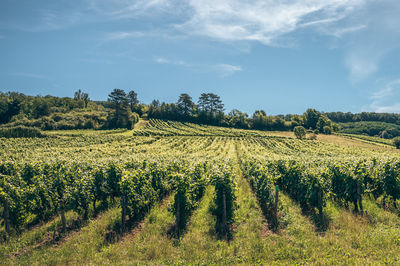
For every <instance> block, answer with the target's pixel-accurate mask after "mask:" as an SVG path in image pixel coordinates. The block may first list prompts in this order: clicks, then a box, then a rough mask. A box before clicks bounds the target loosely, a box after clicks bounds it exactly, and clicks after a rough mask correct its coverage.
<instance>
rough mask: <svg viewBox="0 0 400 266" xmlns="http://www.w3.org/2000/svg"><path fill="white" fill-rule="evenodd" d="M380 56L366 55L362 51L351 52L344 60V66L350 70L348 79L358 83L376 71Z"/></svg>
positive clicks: (366, 53) (365, 52)
mask: <svg viewBox="0 0 400 266" xmlns="http://www.w3.org/2000/svg"><path fill="white" fill-rule="evenodd" d="M380 58H381V55H380V54H374V53H372V54H368V52H367V51H365V50H364V49H360V50H358V51H355V50H351V51H350V52H349V54H348V55H347V58H346V62H345V63H346V66H347V68H348V69H349V70H350V79H351V81H352V82H353V83H355V82H358V81H360V80H362V79H364V78H366V77H368V76H369V75H371V74H373V73H375V72H376V71H377V70H378V63H379V60H380Z"/></svg>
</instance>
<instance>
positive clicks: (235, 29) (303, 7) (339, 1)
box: [177, 0, 365, 45]
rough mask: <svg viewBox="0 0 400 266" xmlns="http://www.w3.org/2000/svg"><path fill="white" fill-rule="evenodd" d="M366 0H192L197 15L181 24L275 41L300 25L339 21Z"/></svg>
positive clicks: (234, 37)
mask: <svg viewBox="0 0 400 266" xmlns="http://www.w3.org/2000/svg"><path fill="white" fill-rule="evenodd" d="M364 2H365V1H363V0H332V1H325V0H309V1H300V0H293V1H287V0H286V1H277V0H269V1H265V0H250V1H239V0H219V1H216V0H190V1H189V3H190V6H191V8H192V10H193V16H192V17H191V18H190V19H189V20H188V21H187V22H185V23H184V24H182V25H177V27H178V28H180V29H181V30H184V31H186V32H188V33H190V34H196V35H203V36H207V37H212V38H215V39H219V40H228V41H243V40H245V41H246V40H247V41H248V40H250V41H259V42H261V43H264V44H267V45H271V44H274V41H275V40H276V39H277V38H278V37H280V36H282V35H285V34H287V33H290V32H293V31H295V30H297V29H298V28H304V27H307V26H312V25H315V24H321V23H332V22H336V21H338V20H340V19H342V18H344V17H346V16H347V15H348V14H350V13H351V12H352V11H353V10H354V9H355V8H356V7H359V6H361V5H362V4H363V3H364Z"/></svg>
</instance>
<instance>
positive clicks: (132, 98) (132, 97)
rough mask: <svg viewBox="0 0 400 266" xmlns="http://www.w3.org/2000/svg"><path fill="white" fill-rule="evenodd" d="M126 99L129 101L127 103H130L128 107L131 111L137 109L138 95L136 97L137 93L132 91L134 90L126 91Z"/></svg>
mask: <svg viewBox="0 0 400 266" xmlns="http://www.w3.org/2000/svg"><path fill="white" fill-rule="evenodd" d="M128 101H129V105H130V107H131V111H132V112H135V111H136V109H137V106H138V104H139V100H138V97H137V93H136V92H134V91H130V92H129V93H128Z"/></svg>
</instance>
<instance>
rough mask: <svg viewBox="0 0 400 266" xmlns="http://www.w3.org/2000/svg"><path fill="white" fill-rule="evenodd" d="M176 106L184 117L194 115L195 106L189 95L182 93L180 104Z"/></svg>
mask: <svg viewBox="0 0 400 266" xmlns="http://www.w3.org/2000/svg"><path fill="white" fill-rule="evenodd" d="M176 104H177V106H178V108H179V111H180V113H181V114H182V115H183V116H185V117H188V116H189V115H191V114H193V111H194V107H195V104H194V102H193V101H192V97H190V96H189V94H187V93H182V94H181V95H180V96H179V99H178V102H177V103H176Z"/></svg>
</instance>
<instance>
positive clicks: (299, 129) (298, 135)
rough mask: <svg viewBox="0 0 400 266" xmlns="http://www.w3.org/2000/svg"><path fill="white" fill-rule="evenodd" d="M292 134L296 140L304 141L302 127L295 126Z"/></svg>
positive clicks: (304, 133)
mask: <svg viewBox="0 0 400 266" xmlns="http://www.w3.org/2000/svg"><path fill="white" fill-rule="evenodd" d="M293 132H294V134H295V135H296V138H298V139H304V138H305V137H306V129H305V128H304V127H302V126H297V127H295V128H294V129H293Z"/></svg>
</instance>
